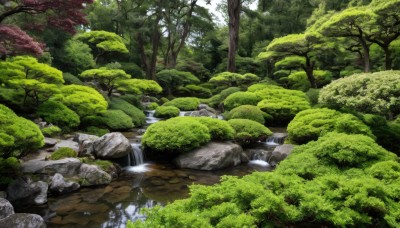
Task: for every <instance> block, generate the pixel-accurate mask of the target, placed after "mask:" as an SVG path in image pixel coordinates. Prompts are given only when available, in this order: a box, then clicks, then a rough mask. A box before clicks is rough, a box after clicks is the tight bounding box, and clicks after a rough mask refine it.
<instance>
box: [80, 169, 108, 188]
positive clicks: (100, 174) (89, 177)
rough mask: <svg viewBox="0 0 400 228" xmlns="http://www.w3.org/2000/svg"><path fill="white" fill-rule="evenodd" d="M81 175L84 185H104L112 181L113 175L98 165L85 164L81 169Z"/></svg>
mask: <svg viewBox="0 0 400 228" xmlns="http://www.w3.org/2000/svg"><path fill="white" fill-rule="evenodd" d="M79 177H80V178H82V179H83V181H82V186H92V185H102V184H109V183H110V182H111V179H112V178H111V175H110V174H108V173H106V172H105V171H103V170H102V169H101V168H100V167H98V166H97V165H88V164H83V165H82V166H81V167H80V169H79Z"/></svg>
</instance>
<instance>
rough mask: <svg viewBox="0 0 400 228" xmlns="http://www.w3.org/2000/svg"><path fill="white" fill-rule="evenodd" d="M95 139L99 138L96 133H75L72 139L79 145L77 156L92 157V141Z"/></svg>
mask: <svg viewBox="0 0 400 228" xmlns="http://www.w3.org/2000/svg"><path fill="white" fill-rule="evenodd" d="M97 139H99V137H98V136H96V135H88V134H83V133H77V134H75V136H74V139H73V141H74V142H77V143H78V145H79V151H78V155H79V157H94V149H93V142H94V141H95V140H97Z"/></svg>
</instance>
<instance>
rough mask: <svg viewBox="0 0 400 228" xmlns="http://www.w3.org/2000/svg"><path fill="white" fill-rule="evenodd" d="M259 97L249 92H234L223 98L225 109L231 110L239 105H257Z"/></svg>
mask: <svg viewBox="0 0 400 228" xmlns="http://www.w3.org/2000/svg"><path fill="white" fill-rule="evenodd" d="M259 101H260V99H259V98H258V97H257V96H256V95H255V94H254V93H251V92H236V93H233V94H231V95H229V96H228V97H227V98H226V99H225V100H224V108H225V110H228V111H229V110H232V109H234V108H236V107H239V106H241V105H257V103H258V102H259Z"/></svg>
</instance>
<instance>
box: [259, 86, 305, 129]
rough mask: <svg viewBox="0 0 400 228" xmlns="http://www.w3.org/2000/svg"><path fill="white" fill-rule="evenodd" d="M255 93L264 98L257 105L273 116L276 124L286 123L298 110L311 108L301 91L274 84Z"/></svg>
mask: <svg viewBox="0 0 400 228" xmlns="http://www.w3.org/2000/svg"><path fill="white" fill-rule="evenodd" d="M255 94H256V95H257V96H258V97H259V98H260V99H262V100H261V101H260V102H259V103H258V104H257V106H258V107H259V108H260V109H261V111H264V112H266V113H268V114H270V115H271V116H272V117H273V124H275V125H286V124H287V123H289V122H290V121H291V120H292V119H293V118H294V116H295V115H296V114H297V113H298V112H300V111H303V110H306V109H309V108H310V103H309V101H308V99H307V97H306V95H305V93H303V92H301V91H297V90H289V89H284V88H282V87H276V86H273V87H269V88H267V89H262V90H258V91H256V92H255Z"/></svg>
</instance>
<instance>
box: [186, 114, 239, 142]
mask: <svg viewBox="0 0 400 228" xmlns="http://www.w3.org/2000/svg"><path fill="white" fill-rule="evenodd" d="M193 118H194V119H195V120H197V121H199V122H200V123H201V124H203V125H205V126H206V127H207V128H208V130H209V131H210V134H211V139H214V140H230V139H233V137H234V136H235V133H236V132H235V130H234V129H233V128H232V126H231V125H230V124H229V123H228V122H227V121H225V120H220V119H215V118H211V117H193Z"/></svg>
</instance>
